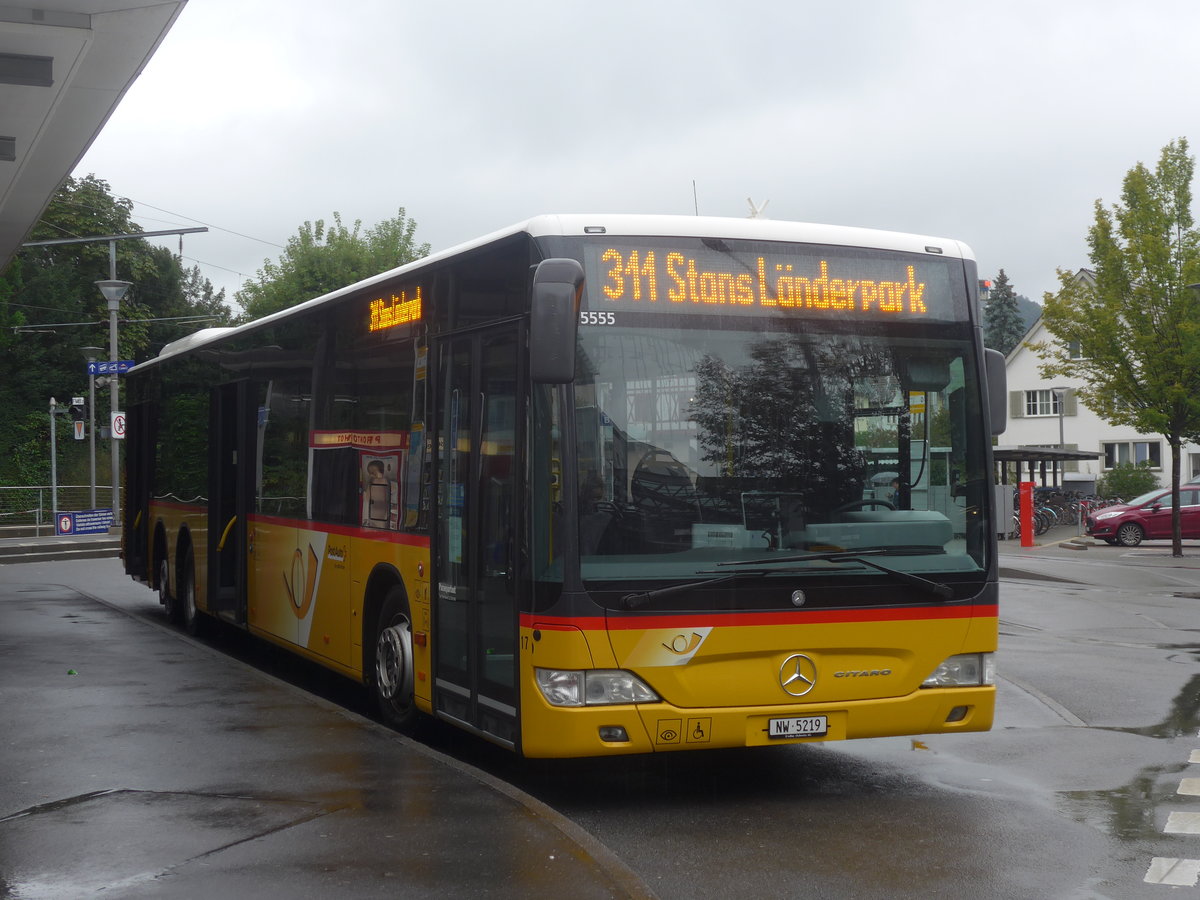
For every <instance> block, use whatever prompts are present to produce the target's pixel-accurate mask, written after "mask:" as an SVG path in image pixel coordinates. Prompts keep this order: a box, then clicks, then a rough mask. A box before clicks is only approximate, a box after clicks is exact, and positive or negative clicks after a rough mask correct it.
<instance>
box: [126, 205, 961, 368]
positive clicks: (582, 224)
mask: <svg viewBox="0 0 1200 900" xmlns="http://www.w3.org/2000/svg"><path fill="white" fill-rule="evenodd" d="M597 228H603V229H604V231H603V232H602V233H603V234H604V235H606V236H607V237H623V236H630V237H634V236H636V237H708V238H729V239H731V240H753V241H785V242H794V243H803V244H833V245H842V246H848V247H871V248H874V249H878V250H898V251H903V252H907V253H927V252H931V251H930V249H929V248H931V247H933V248H937V251H940V254H939V255H941V256H947V257H950V258H952V259H969V260H974V259H975V254H974V253H973V252H972V251H971V248H970V247H968V246H967V245H966V244H964V243H962V242H961V241H956V240H953V239H951V238H943V237H932V236H927V235H919V234H904V233H903V232H898V231H876V230H874V229H871V228H856V227H852V226H846V225H817V224H812V223H808V222H781V221H778V220H775V219H726V218H717V217H714V216H651V215H631V214H617V215H614V214H608V213H598V214H595V215H585V214H579V213H574V214H570V215H542V216H535V217H534V218H532V219H527V220H526V221H524V222H518V223H517V224H515V225H510V226H509V227H507V228H502V229H500V230H499V231H493V232H492V233H491V234H486V235H484V236H482V237H479V238H476V239H475V240H472V241H467V242H465V243H462V244H457V245H455V246H453V247H449V248H447V249H445V250H440V251H438V252H437V253H432V254H430V255H429V256H426V257H422V258H421V259H418V260H416V261H414V262H411V263H406V264H405V265H403V266H399V267H397V268H395V269H391V270H389V271H387V272H381V273H380V274H378V275H372V276H371V277H370V278H364V279H363V280H362V281H359V282H356V283H354V284H350V285H347V286H346V287H343V288H339V289H338V290H336V291H331V292H330V293H328V294H322V295H321V296H320V297H314V298H313V299H311V300H306V301H304V302H303V303H298V304H296V305H295V306H291V307H288V308H287V309H284V310H280V311H279V312H276V313H272V314H271V315H269V316H263V317H262V318H261V319H255V320H254V321H253V322H247V323H245V324H244V325H238V326H236V327H232V328H204V329H202V330H200V331H197V332H196V333H195V334H191V335H188V336H187V337H183V338H180V339H179V340H177V341H172V342H171V343H169V344H167V345H166V346H165V347H163V348H162V350H161V351H159V354H158V356H156V357H154V358H153V359H151V360H146V362H145V363H141V364H140V365H146V364H147V363H151V362H154V361H155V360H159V359H164V358H166V357H168V356H174V355H175V354H177V353H182V352H184V351H185V350H190V349H192V348H194V347H199V346H202V345H204V344H207V343H210V342H211V341H215V340H217V339H218V338H220V337H222V336H224V335H226V334H229V333H230V332H234V331H242V330H250V329H252V328H257V327H259V326H261V325H264V324H267V323H269V322H271V321H273V320H275V319H279V318H285V317H287V316H290V315H291V314H292V313H294V312H295V311H297V310H300V309H307V308H309V307H313V306H317V305H319V304H323V303H328V302H330V301H332V300H336V299H337V298H339V297H343V296H345V295H347V294H351V293H355V292H357V291H360V290H362V289H364V288H368V287H370V286H371V285H373V284H376V283H380V282H384V281H390V280H391V279H393V278H395V277H397V276H400V275H404V274H406V273H410V272H416V271H418V270H420V269H423V268H425V267H426V266H429V265H432V264H434V263H437V262H439V261H441V260H443V259H446V258H448V257H451V256H456V255H457V254H459V253H463V252H465V251H468V250H473V249H476V248H479V247H483V246H486V245H487V244H491V243H493V242H495V241H499V240H502V239H504V238H506V237H512V236H513V235H517V234H522V233H524V234H529V235H530V236H532V237H535V238H536V237H558V236H581V235H584V234H587V233H588V232H587V231H585V229H597ZM593 233H595V232H593Z"/></svg>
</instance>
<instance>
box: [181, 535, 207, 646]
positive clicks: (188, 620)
mask: <svg viewBox="0 0 1200 900" xmlns="http://www.w3.org/2000/svg"><path fill="white" fill-rule="evenodd" d="M175 574H176V579H175V580H176V585H175V588H176V593H177V594H178V595H179V596H178V598H177V599H176V601H175V602H176V605H177V606H178V607H179V613H180V618H181V619H182V620H183V630H184V631H186V632H187V633H188V634H190V635H192V636H194V637H199V636H200V635H201V634H202V633H203V631H204V621H203V619H204V614H203V613H201V612H200V610H198V609H196V561H195V557H194V556H193V555H192V548H191V547H188V548H187V551H186V552H185V553H184V554H183V563H182V564H181V565H180V567H179V571H178V572H177V573H175Z"/></svg>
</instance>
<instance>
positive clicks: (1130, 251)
mask: <svg viewBox="0 0 1200 900" xmlns="http://www.w3.org/2000/svg"><path fill="white" fill-rule="evenodd" d="M1195 164H1196V161H1195V158H1194V157H1192V156H1189V155H1188V144H1187V140H1186V139H1184V138H1180V139H1179V140H1177V141H1172V142H1171V143H1170V144H1168V145H1167V146H1166V147H1164V148H1163V151H1162V154H1161V156H1160V157H1159V161H1158V165H1157V166H1156V167H1155V169H1154V170H1153V171H1151V170H1149V169H1148V168H1146V166H1145V165H1143V164H1142V163H1138V164H1137V165H1136V166H1134V167H1133V168H1132V169H1130V170H1129V172H1128V174H1127V175H1126V176H1125V180H1124V183H1123V187H1122V193H1121V202H1120V203H1118V204H1115V205H1114V206H1113V208H1112V209H1111V210H1109V209H1106V208H1105V207H1104V206H1103V205H1102V203H1101V202H1100V201H1099V200H1097V201H1096V205H1095V222H1094V223H1093V225H1092V227H1091V228H1090V229H1089V231H1088V246H1089V248H1090V251H1089V256H1090V258H1091V260H1092V264H1093V267H1094V271H1095V274H1094V277H1078V276H1075V275H1072V274H1071V273H1070V272H1066V271H1063V270H1061V269H1060V270H1059V273H1058V276H1059V284H1060V287H1059V290H1058V292H1057V293H1055V294H1050V293H1047V294H1046V297H1045V302H1044V303H1043V310H1044V312H1043V316H1044V318H1045V323H1046V327H1047V329H1048V330H1049V331H1050V333H1051V334H1052V335H1054V338H1055V340H1053V341H1044V342H1042V343H1040V344H1038V345H1037V346H1035V347H1034V349H1035V350H1036V351H1037V352H1038V354H1039V356H1040V357H1041V358H1042V360H1043V363H1042V366H1041V372H1042V376H1043V377H1044V378H1048V379H1049V378H1057V377H1059V376H1064V375H1065V376H1073V377H1077V378H1080V379H1082V380H1083V381H1084V382H1085V384H1084V385H1083V386H1082V387H1079V388H1078V394H1079V399H1080V400H1082V401H1083V402H1084V403H1086V404H1087V405H1088V407H1089V408H1091V409H1093V410H1095V411H1096V412H1097V414H1099V415H1100V417H1101V418H1103V419H1104V420H1105V421H1107V422H1108V423H1109V424H1112V425H1125V426H1130V427H1133V428H1135V429H1137V430H1138V431H1139V432H1142V433H1153V434H1161V435H1162V436H1163V437H1164V438H1166V440H1167V443H1168V445H1169V446H1170V448H1171V490H1172V494H1173V497H1174V499H1175V504H1174V511H1173V513H1172V531H1173V535H1174V537H1173V541H1172V554H1173V555H1174V556H1181V555H1182V554H1183V551H1182V542H1181V539H1180V527H1179V525H1180V523H1179V503H1178V500H1179V470H1180V448H1181V445H1182V444H1183V443H1184V441H1185V440H1187V439H1189V438H1191V437H1193V436H1195V435H1197V434H1200V290H1195V289H1191V288H1189V285H1190V284H1192V283H1194V282H1196V281H1200V232H1197V230H1196V228H1195V223H1194V221H1193V218H1192V213H1191V204H1192V187H1191V183H1192V177H1193V174H1194V171H1195Z"/></svg>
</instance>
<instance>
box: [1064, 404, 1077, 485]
mask: <svg viewBox="0 0 1200 900" xmlns="http://www.w3.org/2000/svg"><path fill="white" fill-rule="evenodd" d="M1066 415H1068V416H1072V415H1074V413H1071V412H1068V413H1067V414H1066ZM1063 447H1064V448H1066V449H1067V450H1078V449H1079V445H1078V444H1063ZM1063 471H1064V472H1078V471H1079V460H1077V459H1064V460H1063Z"/></svg>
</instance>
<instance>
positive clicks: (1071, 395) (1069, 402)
mask: <svg viewBox="0 0 1200 900" xmlns="http://www.w3.org/2000/svg"><path fill="white" fill-rule="evenodd" d="M1062 404H1063V415H1064V416H1077V415H1079V403H1078V401H1077V400H1076V399H1075V388H1067V389H1066V390H1065V391H1063V399H1062Z"/></svg>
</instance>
